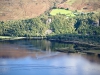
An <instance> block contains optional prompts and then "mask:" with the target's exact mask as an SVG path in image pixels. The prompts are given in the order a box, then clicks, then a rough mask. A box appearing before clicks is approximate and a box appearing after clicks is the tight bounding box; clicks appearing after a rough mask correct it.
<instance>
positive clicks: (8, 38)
mask: <svg viewBox="0 0 100 75" xmlns="http://www.w3.org/2000/svg"><path fill="white" fill-rule="evenodd" d="M45 38H46V37H11V36H0V41H3V40H20V39H45Z"/></svg>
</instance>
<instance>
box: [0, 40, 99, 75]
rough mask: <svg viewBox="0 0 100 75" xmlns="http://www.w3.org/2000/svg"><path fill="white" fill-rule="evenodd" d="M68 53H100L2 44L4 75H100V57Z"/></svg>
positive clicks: (32, 43)
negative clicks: (67, 51)
mask: <svg viewBox="0 0 100 75" xmlns="http://www.w3.org/2000/svg"><path fill="white" fill-rule="evenodd" d="M58 49H65V50H76V51H77V50H79V51H82V50H87V49H88V50H91V49H97V48H94V47H87V46H84V45H77V44H67V43H61V42H54V41H47V40H16V41H0V75H100V57H99V56H97V55H93V54H84V53H64V52H59V51H57V50H58Z"/></svg>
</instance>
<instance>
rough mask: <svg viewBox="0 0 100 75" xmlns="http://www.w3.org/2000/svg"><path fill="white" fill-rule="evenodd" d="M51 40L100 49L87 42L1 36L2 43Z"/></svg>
mask: <svg viewBox="0 0 100 75" xmlns="http://www.w3.org/2000/svg"><path fill="white" fill-rule="evenodd" d="M32 39H33V40H43V39H46V40H49V41H56V42H61V43H68V44H79V45H87V46H94V47H100V45H99V44H98V45H97V44H96V45H95V44H90V43H87V42H82V41H75V40H74V41H73V40H72V41H69V40H58V39H48V38H47V37H46V36H45V37H44V36H42V37H40V36H38V37H11V36H0V41H10V40H32Z"/></svg>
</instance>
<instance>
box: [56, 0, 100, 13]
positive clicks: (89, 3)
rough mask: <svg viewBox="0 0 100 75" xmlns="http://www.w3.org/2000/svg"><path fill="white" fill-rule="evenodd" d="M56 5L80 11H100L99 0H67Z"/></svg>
mask: <svg viewBox="0 0 100 75" xmlns="http://www.w3.org/2000/svg"><path fill="white" fill-rule="evenodd" d="M58 7H63V8H69V9H70V10H78V11H81V12H92V11H94V12H98V11H100V0H67V1H66V2H64V3H61V4H59V5H58Z"/></svg>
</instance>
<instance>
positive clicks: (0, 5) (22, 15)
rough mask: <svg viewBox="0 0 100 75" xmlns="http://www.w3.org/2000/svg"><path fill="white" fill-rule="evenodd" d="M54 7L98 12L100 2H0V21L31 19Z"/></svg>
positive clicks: (26, 0) (39, 0)
mask: <svg viewBox="0 0 100 75" xmlns="http://www.w3.org/2000/svg"><path fill="white" fill-rule="evenodd" d="M54 6H56V7H64V8H69V9H70V10H78V11H81V12H91V11H97V12H98V11H99V10H100V0H0V21H2V20H3V21H4V20H18V19H27V18H33V17H36V16H39V15H40V14H43V13H44V12H45V11H47V10H49V9H50V8H52V7H54Z"/></svg>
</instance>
